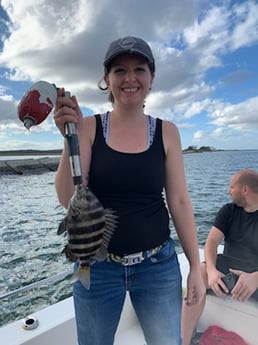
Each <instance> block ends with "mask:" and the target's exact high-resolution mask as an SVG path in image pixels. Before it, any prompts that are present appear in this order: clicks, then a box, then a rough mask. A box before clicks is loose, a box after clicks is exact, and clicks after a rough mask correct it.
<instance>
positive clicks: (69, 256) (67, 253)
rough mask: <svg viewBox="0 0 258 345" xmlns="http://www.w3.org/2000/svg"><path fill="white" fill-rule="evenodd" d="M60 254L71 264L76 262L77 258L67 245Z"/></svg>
mask: <svg viewBox="0 0 258 345" xmlns="http://www.w3.org/2000/svg"><path fill="white" fill-rule="evenodd" d="M62 253H64V254H65V256H66V258H67V259H68V260H69V261H71V262H76V261H77V259H78V258H77V257H76V256H75V255H74V253H73V252H72V251H71V249H70V247H69V245H68V244H67V245H66V246H65V247H64V249H63V250H62Z"/></svg>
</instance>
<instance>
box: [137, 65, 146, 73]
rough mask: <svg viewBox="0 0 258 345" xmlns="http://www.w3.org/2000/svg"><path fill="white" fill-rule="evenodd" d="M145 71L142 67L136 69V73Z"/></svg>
mask: <svg viewBox="0 0 258 345" xmlns="http://www.w3.org/2000/svg"><path fill="white" fill-rule="evenodd" d="M145 70H146V69H145V67H142V66H141V67H137V68H136V71H138V72H145Z"/></svg>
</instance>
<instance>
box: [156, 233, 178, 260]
mask: <svg viewBox="0 0 258 345" xmlns="http://www.w3.org/2000/svg"><path fill="white" fill-rule="evenodd" d="M174 255H176V251H175V244H174V241H173V240H172V239H171V238H170V239H169V240H168V242H167V243H166V245H165V246H164V247H163V248H162V249H161V250H160V251H159V252H158V253H157V254H155V255H153V256H151V257H150V261H151V262H152V263H159V262H163V261H165V260H169V259H170V258H171V257H172V256H174Z"/></svg>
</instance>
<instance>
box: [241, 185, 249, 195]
mask: <svg viewBox="0 0 258 345" xmlns="http://www.w3.org/2000/svg"><path fill="white" fill-rule="evenodd" d="M242 191H243V193H244V194H246V193H248V191H249V186H248V185H246V184H245V185H243V187H242Z"/></svg>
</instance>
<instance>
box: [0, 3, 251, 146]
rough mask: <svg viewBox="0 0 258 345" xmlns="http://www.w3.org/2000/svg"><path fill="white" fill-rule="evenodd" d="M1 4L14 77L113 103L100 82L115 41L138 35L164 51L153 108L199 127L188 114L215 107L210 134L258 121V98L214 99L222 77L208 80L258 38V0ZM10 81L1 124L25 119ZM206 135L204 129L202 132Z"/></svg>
mask: <svg viewBox="0 0 258 345" xmlns="http://www.w3.org/2000/svg"><path fill="white" fill-rule="evenodd" d="M1 5H2V7H3V8H4V9H5V10H7V12H8V15H9V17H10V19H11V22H12V24H11V25H9V30H10V33H9V37H8V38H5V39H4V40H3V48H2V53H1V55H0V67H1V66H2V67H5V68H6V70H5V73H7V74H6V76H7V77H8V78H9V81H10V83H11V82H12V83H11V84H10V85H15V82H14V81H26V80H27V81H31V82H35V81H38V80H47V81H49V82H52V83H55V84H56V85H58V86H65V87H66V88H67V89H68V90H70V91H71V92H72V94H76V95H77V97H78V100H79V102H80V104H81V106H84V107H87V108H90V109H92V110H93V111H94V112H102V111H104V110H106V109H107V108H110V107H111V106H110V104H109V103H108V102H107V96H106V95H103V94H102V93H101V92H100V91H99V90H98V89H97V86H96V84H97V82H98V80H99V79H100V78H101V77H102V73H103V69H102V62H103V57H104V54H105V51H106V49H107V45H108V43H109V42H110V41H111V40H113V39H115V38H117V37H119V36H123V35H127V34H129V35H135V36H139V37H142V38H144V39H146V40H147V41H148V42H149V43H150V44H151V46H152V48H153V52H154V55H155V57H156V64H157V73H156V78H155V81H154V85H153V91H152V92H151V94H150V95H149V97H148V99H147V102H146V111H148V112H149V113H151V114H154V115H155V116H159V117H162V118H166V119H169V120H173V121H175V122H176V123H177V124H178V126H179V127H181V128H183V127H184V128H190V127H193V124H192V123H191V124H190V123H187V122H186V121H188V120H190V119H191V120H193V119H194V118H196V119H198V117H199V116H200V114H202V115H203V114H205V113H207V116H209V117H210V118H211V119H212V121H211V122H210V123H209V124H208V125H209V129H207V130H205V138H207V137H208V132H207V131H208V130H209V131H210V133H212V131H213V130H214V127H215V129H216V128H224V127H228V128H231V129H232V130H238V131H239V130H242V131H243V130H249V129H252V128H257V121H256V118H257V112H258V103H257V99H255V98H253V99H248V98H247V99H246V100H242V101H241V102H240V101H239V102H235V104H231V103H230V102H229V101H226V100H222V99H221V100H220V99H214V98H213V93H214V92H215V91H216V87H217V85H216V84H211V83H210V82H209V81H208V80H207V74H208V73H209V71H211V70H214V69H216V68H218V67H221V68H223V67H224V66H223V63H224V61H223V57H224V54H226V53H228V52H231V51H235V50H236V49H239V48H241V47H246V46H250V45H254V44H257V43H258V4H257V3H256V2H255V1H244V2H235V4H234V5H233V6H230V2H228V1H222V2H218V3H217V2H212V3H211V2H210V1H208V0H195V1H192V0H181V1H180V2H178V1H172V0H161V1H149V0H141V1H138V0H123V1H113V0H101V1H99V2H96V1H95V0H74V1H68V0H62V1H61V0H57V1H52V0H51V1H50V0H27V1H14V0H2V2H1ZM246 72H247V73H248V70H247V71H246ZM9 87H10V88H11V87H12V86H9ZM10 88H9V89H8V88H5V87H4V88H3V87H1V85H0V90H1V92H0V94H1V98H0V113H1V117H0V124H2V125H5V126H6V125H7V124H8V122H13V123H16V122H17V112H16V107H17V101H18V100H17V99H15V96H14V95H12V96H11V93H12V92H11V89H10ZM208 120H209V118H208ZM48 125H49V124H48ZM45 126H47V124H46V125H45ZM2 130H3V127H2ZM13 130H14V129H13ZM37 130H38V131H48V130H53V126H52V127H51V125H50V128H46V127H43V126H42V127H40V129H37ZM0 131H1V128H0ZM203 137H204V135H203V132H202V131H197V132H196V133H195V135H194V139H200V138H203ZM204 140H205V139H204Z"/></svg>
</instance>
